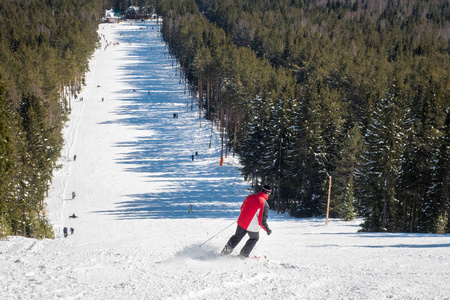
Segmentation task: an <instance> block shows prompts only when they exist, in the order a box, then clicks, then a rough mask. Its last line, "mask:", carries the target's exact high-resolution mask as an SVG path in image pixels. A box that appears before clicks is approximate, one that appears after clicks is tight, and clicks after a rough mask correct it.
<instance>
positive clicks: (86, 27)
mask: <svg viewBox="0 0 450 300" xmlns="http://www.w3.org/2000/svg"><path fill="white" fill-rule="evenodd" d="M102 5H103V4H102V3H101V2H100V1H96V0H80V1H69V0H33V1H25V0H11V1H1V2H0V238H2V237H5V236H7V235H23V236H28V237H35V238H52V237H53V236H54V233H53V228H52V226H51V224H50V222H49V220H48V218H47V213H46V207H45V197H46V194H47V189H48V188H49V185H50V183H51V179H52V173H53V171H54V169H55V168H56V167H57V159H58V157H59V156H60V150H61V148H62V145H63V140H62V135H61V129H62V127H63V126H64V119H65V118H66V116H67V115H68V114H69V113H70V103H71V101H72V99H73V98H74V97H76V93H77V91H79V89H80V88H81V86H82V80H83V74H84V73H85V72H86V71H87V69H88V62H89V58H90V55H91V54H92V53H93V51H94V50H95V47H96V43H97V42H98V37H97V33H96V30H97V27H98V23H99V22H100V20H101V16H102V14H104V11H103V6H102Z"/></svg>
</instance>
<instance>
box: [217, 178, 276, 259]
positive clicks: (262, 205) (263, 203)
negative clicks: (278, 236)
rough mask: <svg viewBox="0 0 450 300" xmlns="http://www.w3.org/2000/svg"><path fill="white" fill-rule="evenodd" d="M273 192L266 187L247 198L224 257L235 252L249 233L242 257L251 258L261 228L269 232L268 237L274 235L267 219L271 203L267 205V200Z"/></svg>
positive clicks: (223, 251)
mask: <svg viewBox="0 0 450 300" xmlns="http://www.w3.org/2000/svg"><path fill="white" fill-rule="evenodd" d="M271 192H272V188H271V187H270V186H268V185H265V186H263V187H262V190H261V191H260V192H259V193H256V194H251V195H249V196H247V198H245V200H244V203H242V206H241V213H240V215H239V218H238V221H237V224H238V225H237V228H236V233H235V234H234V235H233V236H232V237H231V238H230V239H229V240H228V243H227V244H226V245H225V247H224V248H223V250H222V253H221V254H222V255H228V254H230V253H231V252H233V249H234V248H235V247H236V246H237V245H238V244H239V242H240V241H241V240H242V238H244V236H245V235H246V234H247V233H248V235H249V237H250V238H249V239H248V240H247V243H245V245H244V247H243V248H242V250H241V252H240V256H241V257H249V255H250V253H251V252H252V250H253V248H254V247H255V245H256V243H257V242H258V239H259V230H260V228H261V227H262V228H263V229H264V230H265V231H266V232H267V235H270V234H271V233H272V230H270V229H269V225H268V224H267V218H268V217H269V203H267V199H269V195H270V193H271Z"/></svg>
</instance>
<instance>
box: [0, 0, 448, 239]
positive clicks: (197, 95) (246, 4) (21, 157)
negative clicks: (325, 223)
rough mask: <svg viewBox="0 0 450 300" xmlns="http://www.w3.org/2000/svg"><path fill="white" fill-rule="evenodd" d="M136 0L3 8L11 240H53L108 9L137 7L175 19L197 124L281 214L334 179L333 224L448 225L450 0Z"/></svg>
mask: <svg viewBox="0 0 450 300" xmlns="http://www.w3.org/2000/svg"><path fill="white" fill-rule="evenodd" d="M134 2H135V3H131V1H128V0H114V1H102V0H83V1H64V0H61V1H43V0H36V1H25V0H14V1H8V3H0V58H1V60H0V134H1V138H0V158H1V160H0V212H1V215H0V218H1V219H0V237H1V236H4V235H8V234H22V235H26V236H31V237H39V238H42V237H51V236H52V234H53V233H52V229H51V226H50V225H49V222H48V220H47V218H46V215H45V203H44V199H45V193H46V189H47V187H48V185H49V184H50V182H51V177H52V171H53V170H54V168H55V167H57V166H56V161H57V158H58V157H59V154H60V153H59V152H60V149H61V147H62V143H63V141H62V138H61V128H62V126H63V125H64V118H65V116H66V115H67V114H68V113H70V103H71V100H72V99H73V97H75V95H76V92H77V90H79V89H80V88H81V85H82V83H83V74H84V73H85V72H86V71H87V66H88V59H89V57H90V55H91V53H92V52H93V51H94V49H95V45H96V42H97V39H98V37H97V34H96V28H97V25H98V23H99V22H100V20H101V17H102V15H103V12H104V9H105V8H115V9H120V10H121V11H122V12H124V11H125V10H126V8H127V7H128V6H129V5H131V4H134V5H138V6H141V7H146V8H148V6H150V8H151V10H152V11H155V12H156V13H157V14H159V15H161V16H162V17H163V18H164V21H163V25H162V36H163V38H164V40H165V41H166V43H167V44H168V45H169V49H170V50H169V51H170V55H171V57H173V59H174V60H176V62H177V63H179V64H180V66H181V70H182V72H180V81H183V82H185V83H186V85H187V87H188V88H189V91H190V93H191V95H192V106H191V107H192V109H198V111H199V120H200V124H201V126H211V124H206V123H201V120H202V118H203V117H206V118H207V119H208V120H210V121H211V122H212V124H214V126H216V127H217V129H218V130H219V132H220V133H221V137H222V144H223V151H222V157H221V159H224V158H225V157H226V156H230V155H235V154H236V153H238V154H239V157H240V159H241V163H242V174H243V176H244V177H245V178H246V179H248V180H250V181H251V182H252V184H253V186H255V187H257V186H260V185H261V184H270V185H272V186H273V187H274V193H273V196H271V199H270V203H271V206H272V208H274V209H275V210H276V211H277V212H278V213H289V214H291V215H292V216H295V217H309V216H318V215H324V214H325V212H326V208H327V198H328V194H329V187H330V181H331V194H330V195H331V197H330V199H331V201H330V216H331V217H337V218H343V219H346V220H350V219H353V218H355V217H359V216H361V217H363V218H364V223H363V226H362V229H363V230H367V231H391V232H395V231H403V232H433V233H446V232H450V189H449V183H450V175H449V170H450V165H449V138H450V137H449V134H450V132H449V123H450V77H449V76H450V4H449V3H448V2H447V1H439V0H429V1H421V0H411V1H405V0H381V1H368V0H343V1H331V0H330V1H327V0H279V1H271V0H234V1H232V0H141V1H134ZM136 2H137V3H136ZM199 108H201V109H199ZM218 163H219V162H218Z"/></svg>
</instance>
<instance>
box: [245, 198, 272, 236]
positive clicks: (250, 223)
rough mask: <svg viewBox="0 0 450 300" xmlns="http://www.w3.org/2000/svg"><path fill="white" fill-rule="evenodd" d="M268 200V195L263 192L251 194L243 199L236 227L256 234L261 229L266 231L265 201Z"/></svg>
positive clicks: (267, 213)
mask: <svg viewBox="0 0 450 300" xmlns="http://www.w3.org/2000/svg"><path fill="white" fill-rule="evenodd" d="M268 198H269V195H267V194H265V193H264V192H259V193H257V194H252V195H249V196H248V197H247V198H245V200H244V203H242V206H241V214H240V215H239V218H238V221H237V223H238V225H239V226H241V227H242V228H244V229H245V230H247V231H252V232H258V231H259V229H260V228H261V227H262V228H263V229H264V230H265V231H268V230H269V226H268V225H267V218H268V216H269V203H267V201H266V200H267V199H268Z"/></svg>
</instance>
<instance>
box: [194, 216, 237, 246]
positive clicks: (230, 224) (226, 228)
mask: <svg viewBox="0 0 450 300" xmlns="http://www.w3.org/2000/svg"><path fill="white" fill-rule="evenodd" d="M234 223H235V221H233V223H231V224H230V225H228V226H227V227H225V228H224V229H222V230H221V231H219V232H218V233H216V234H215V235H213V236H212V237H210V238H209V239H208V240H206V241H205V242H204V243H203V244H201V245H200V246H198V247H201V246H203V245H204V244H206V243H207V242H209V241H210V240H211V239H212V238H214V237H216V236H218V235H219V233H221V232H222V231H224V230H225V229H227V228H228V227H230V226H231V225H233V224H234Z"/></svg>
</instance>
